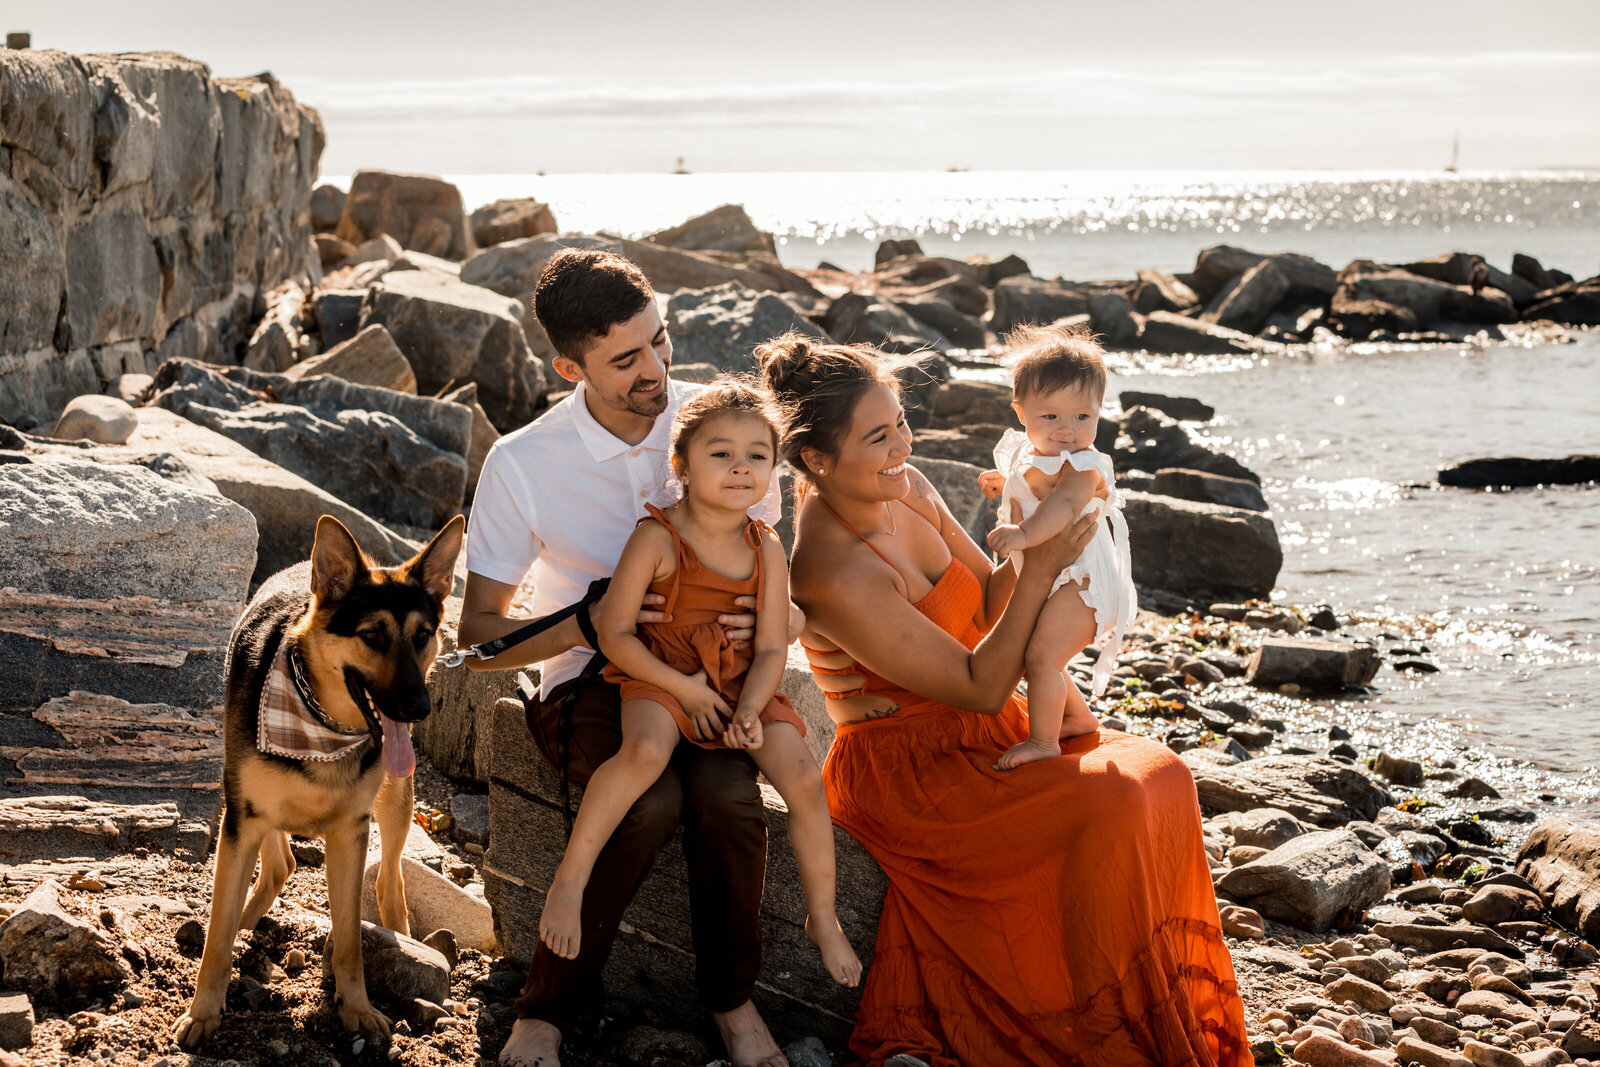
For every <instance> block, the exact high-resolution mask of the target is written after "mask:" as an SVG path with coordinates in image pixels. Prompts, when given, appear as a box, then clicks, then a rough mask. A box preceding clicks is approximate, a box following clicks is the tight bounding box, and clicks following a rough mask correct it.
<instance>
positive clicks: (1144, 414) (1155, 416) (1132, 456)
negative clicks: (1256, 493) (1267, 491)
mask: <svg viewBox="0 0 1600 1067" xmlns="http://www.w3.org/2000/svg"><path fill="white" fill-rule="evenodd" d="M1104 425H1105V423H1104V421H1102V423H1101V426H1102V427H1104ZM1117 425H1118V427H1119V429H1120V432H1119V433H1118V434H1117V436H1116V438H1115V443H1114V444H1113V445H1112V446H1111V450H1110V451H1111V453H1112V457H1111V458H1112V459H1114V460H1115V461H1116V464H1117V469H1118V470H1141V471H1151V472H1160V471H1163V470H1166V469H1168V468H1174V467H1176V468H1181V469H1183V470H1191V471H1205V472H1206V473H1208V474H1220V475H1222V476H1223V477H1224V478H1243V479H1245V480H1247V481H1251V482H1255V483H1257V484H1259V483H1260V482H1261V478H1260V476H1259V475H1257V474H1256V473H1255V472H1254V471H1252V470H1251V469H1250V468H1248V467H1246V466H1245V465H1244V464H1243V463H1240V462H1239V461H1238V460H1236V459H1234V458H1233V457H1232V456H1230V455H1228V454H1226V453H1224V452H1213V451H1212V450H1211V449H1209V448H1206V447H1205V446H1203V445H1197V444H1195V443H1194V441H1192V440H1191V439H1190V437H1189V431H1188V430H1186V429H1184V428H1183V426H1182V425H1181V424H1179V422H1178V421H1177V419H1175V418H1169V417H1168V416H1166V415H1163V414H1162V413H1161V412H1159V411H1156V410H1155V409H1153V408H1146V407H1135V408H1130V409H1129V410H1128V411H1127V412H1125V413H1124V414H1123V416H1122V418H1120V419H1118V420H1117Z"/></svg>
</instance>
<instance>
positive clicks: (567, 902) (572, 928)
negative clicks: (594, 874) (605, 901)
mask: <svg viewBox="0 0 1600 1067" xmlns="http://www.w3.org/2000/svg"><path fill="white" fill-rule="evenodd" d="M582 936H583V886H581V885H576V886H575V885H572V884H570V883H567V882H562V881H559V880H557V881H555V882H552V883H550V892H549V893H547V894H546V895H545V898H544V911H543V913H541V914H540V916H539V940H540V941H543V942H544V943H545V944H546V945H547V946H549V948H550V951H551V952H554V953H555V954H556V955H557V956H560V957H561V958H562V959H568V960H575V959H577V958H578V943H579V941H580V940H581V939H582Z"/></svg>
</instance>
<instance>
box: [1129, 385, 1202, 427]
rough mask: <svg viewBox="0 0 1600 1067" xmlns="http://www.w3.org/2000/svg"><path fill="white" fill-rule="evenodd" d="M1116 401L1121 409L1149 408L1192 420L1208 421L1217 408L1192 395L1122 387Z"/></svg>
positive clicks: (1169, 415)
mask: <svg viewBox="0 0 1600 1067" xmlns="http://www.w3.org/2000/svg"><path fill="white" fill-rule="evenodd" d="M1117 402H1118V403H1119V404H1121V405H1122V410H1124V411H1131V410H1133V409H1134V408H1150V409H1151V410H1152V411H1159V412H1161V414H1163V415H1166V416H1167V417H1169V418H1174V419H1182V420H1185V421H1192V422H1210V421H1211V420H1212V419H1214V418H1216V416H1217V409H1216V408H1214V407H1212V406H1211V405H1210V404H1207V403H1204V402H1203V401H1199V400H1196V399H1195V398H1194V397H1192V396H1168V395H1167V394H1165V393H1146V392H1140V391H1139V390H1136V389H1124V390H1123V391H1122V392H1120V393H1118V394H1117Z"/></svg>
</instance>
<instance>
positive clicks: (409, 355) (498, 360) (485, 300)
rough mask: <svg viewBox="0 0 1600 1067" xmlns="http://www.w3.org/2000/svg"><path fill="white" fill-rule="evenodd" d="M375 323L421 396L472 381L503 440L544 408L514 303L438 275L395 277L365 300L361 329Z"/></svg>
mask: <svg viewBox="0 0 1600 1067" xmlns="http://www.w3.org/2000/svg"><path fill="white" fill-rule="evenodd" d="M535 240H537V238H535ZM374 324H378V325H382V326H383V327H384V328H385V329H387V330H388V331H389V336H391V337H392V338H394V342H395V344H397V345H399V346H400V351H401V352H403V353H405V357H406V359H407V361H409V362H410V364H411V368H412V370H413V371H414V372H415V373H416V376H417V390H418V392H421V393H423V394H424V395H432V394H435V393H437V392H439V391H440V390H441V389H443V388H445V387H446V386H447V385H451V384H452V383H453V384H455V385H460V384H462V383H464V382H475V383H476V384H477V386H478V403H480V404H482V405H483V410H484V411H486V412H488V414H489V419H490V421H492V422H493V423H494V424H495V427H496V428H497V429H498V430H500V431H501V432H502V433H509V432H510V431H512V430H514V429H516V428H517V427H519V426H522V425H524V424H526V423H528V422H530V421H531V420H532V419H533V417H534V416H535V415H536V414H538V412H539V410H540V408H541V407H542V406H543V404H544V397H545V392H546V386H545V374H544V367H543V365H542V364H540V362H539V361H538V360H536V359H534V358H533V352H532V350H531V349H530V348H529V347H528V339H527V336H526V335H525V334H524V333H523V329H522V305H521V304H519V303H518V302H517V301H516V300H513V299H509V298H507V297H504V296H501V295H499V294H497V293H495V292H493V291H491V290H489V289H485V288H482V287H479V286H476V285H471V284H467V283H465V282H461V281H457V280H456V279H455V278H452V277H450V276H448V275H445V274H440V273H437V272H434V271H427V270H407V271H396V272H394V273H392V274H386V275H384V277H383V280H382V281H380V282H379V283H378V284H377V285H375V286H373V287H372V289H371V291H370V292H369V293H368V294H367V300H366V303H365V304H364V305H363V307H362V310H361V323H360V325H361V327H362V328H363V329H365V328H366V327H368V326H372V325H374Z"/></svg>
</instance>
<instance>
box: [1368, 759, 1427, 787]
mask: <svg viewBox="0 0 1600 1067" xmlns="http://www.w3.org/2000/svg"><path fill="white" fill-rule="evenodd" d="M1372 770H1373V773H1375V774H1378V775H1380V776H1381V777H1384V778H1387V779H1389V781H1391V782H1393V783H1394V784H1395V785H1409V786H1418V785H1421V784H1422V783H1423V781H1424V780H1425V779H1426V776H1425V775H1424V773H1423V770H1422V764H1420V763H1418V762H1417V761H1416V760H1413V759H1405V758H1403V757H1401V756H1393V755H1390V754H1389V753H1388V752H1380V753H1378V758H1377V759H1376V760H1374V761H1373V764H1372Z"/></svg>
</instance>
